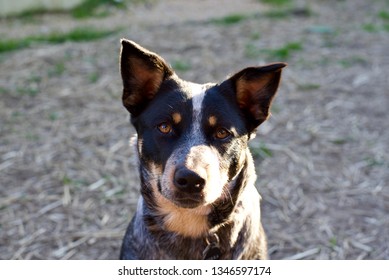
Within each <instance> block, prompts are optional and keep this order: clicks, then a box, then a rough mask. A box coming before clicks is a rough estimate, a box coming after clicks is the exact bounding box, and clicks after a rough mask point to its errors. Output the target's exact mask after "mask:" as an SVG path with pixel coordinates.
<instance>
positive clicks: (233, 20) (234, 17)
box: [210, 14, 252, 25]
mask: <svg viewBox="0 0 389 280" xmlns="http://www.w3.org/2000/svg"><path fill="white" fill-rule="evenodd" d="M250 18H252V15H244V14H231V15H228V16H225V17H221V18H215V19H211V20H210V23H213V24H218V25H233V24H237V23H240V22H242V21H245V20H247V19H250Z"/></svg>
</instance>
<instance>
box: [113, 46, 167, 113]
mask: <svg viewBox="0 0 389 280" xmlns="http://www.w3.org/2000/svg"><path fill="white" fill-rule="evenodd" d="M121 43H122V49H121V54H120V72H121V75H122V80H123V96H122V99H123V105H124V107H126V108H127V110H128V111H129V112H130V113H131V115H133V116H137V115H139V114H140V113H141V112H142V110H143V109H144V108H145V107H146V105H147V103H148V102H149V101H150V100H151V99H153V98H154V96H155V94H156V93H157V91H158V89H159V87H160V86H161V84H162V82H163V81H164V80H165V79H166V78H167V77H169V76H171V75H172V74H173V73H174V72H173V70H172V69H171V68H170V66H169V65H168V64H167V63H166V62H165V61H164V60H163V58H162V57H160V56H159V55H157V54H155V53H152V52H150V51H149V50H146V49H145V48H143V47H141V46H139V45H138V44H136V43H134V42H132V41H129V40H126V39H122V40H121Z"/></svg>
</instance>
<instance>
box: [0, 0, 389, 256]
mask: <svg viewBox="0 0 389 280" xmlns="http://www.w3.org/2000/svg"><path fill="white" fill-rule="evenodd" d="M233 2H234V1H225V3H224V4H223V5H222V6H223V8H222V9H220V7H219V4H218V3H219V2H218V1H209V0H208V1H201V2H193V3H192V4H190V5H192V7H191V8H190V9H189V10H190V11H192V12H191V13H189V12H188V9H186V8H187V7H184V6H183V4H182V3H181V2H180V1H173V0H169V1H161V2H156V3H155V4H154V5H153V6H151V7H150V6H147V7H144V6H137V7H131V10H130V11H118V12H116V13H114V14H112V15H111V16H110V17H108V18H103V19H98V20H97V19H90V20H85V21H83V22H82V23H83V24H85V23H87V24H90V25H91V26H106V27H107V29H112V28H121V27H123V26H124V27H126V28H125V29H124V31H122V32H121V33H119V34H116V35H112V36H110V37H107V38H106V39H103V40H99V41H94V42H83V43H63V44H58V45H46V44H41V45H37V46H32V47H30V48H28V49H23V50H18V51H15V52H11V53H6V54H2V55H1V57H0V63H1V68H0V77H1V78H0V256H1V258H3V259H115V258H117V257H118V252H119V247H120V243H121V238H122V235H123V234H124V230H125V228H126V226H127V223H128V221H129V219H130V217H131V215H132V213H133V210H134V208H135V205H136V200H137V196H138V174H137V167H136V159H135V157H134V153H133V151H132V149H131V148H129V146H128V140H129V138H130V137H131V135H132V133H133V130H132V128H131V127H130V125H129V123H128V115H127V113H126V111H125V110H124V108H122V107H121V104H120V95H121V93H120V91H121V87H120V77H119V73H118V50H119V39H120V37H127V38H131V39H133V40H136V41H138V42H140V43H141V44H143V45H145V46H147V47H149V48H151V49H153V50H154V51H157V52H159V53H161V54H162V55H163V56H164V57H165V58H167V60H168V61H170V62H173V61H175V62H176V63H179V62H180V61H181V62H185V65H186V68H185V71H182V72H181V73H179V74H180V75H181V76H182V77H184V78H186V79H189V80H193V81H197V82H207V81H214V80H221V79H222V78H223V77H224V76H225V75H226V74H227V73H226V71H228V72H231V73H232V72H234V71H237V70H239V69H240V68H243V67H245V66H248V65H252V64H259V63H265V62H269V61H270V60H272V59H274V57H269V53H261V52H258V53H254V57H253V53H251V55H250V56H248V55H247V53H246V52H245V50H247V46H248V45H251V46H254V47H255V48H258V49H269V50H270V49H273V50H280V49H282V48H284V47H285V46H287V45H288V44H290V43H291V42H298V43H300V44H301V46H302V49H301V50H298V51H295V52H291V53H290V54H288V55H287V56H286V57H284V59H285V60H286V61H287V62H288V63H289V67H288V69H287V70H286V72H285V76H284V79H283V84H282V87H281V89H280V91H279V95H278V97H277V100H276V103H275V107H274V110H273V116H272V118H271V120H270V121H269V122H268V123H267V124H265V125H264V126H263V127H262V128H261V129H260V130H259V133H258V136H257V138H256V139H255V140H254V141H253V142H252V148H253V151H254V153H255V154H257V155H261V152H260V151H261V150H263V149H264V148H266V150H265V151H266V153H265V154H266V155H267V156H268V157H265V158H264V159H263V158H257V161H258V165H257V166H258V170H257V171H258V174H259V179H258V182H257V185H258V188H259V189H260V192H261V194H262V196H263V220H264V224H265V228H266V230H267V233H268V237H269V249H270V253H271V257H272V258H274V259H283V258H287V259H389V245H388V244H389V172H388V167H389V156H388V155H389V127H388V112H387V108H389V101H388V100H389V97H388V88H389V81H388V79H387V77H388V76H389V70H388V69H389V60H388V51H387V46H388V45H389V36H388V32H387V31H386V30H385V29H384V28H381V27H382V26H384V25H385V24H387V22H386V23H385V22H384V21H385V19H380V18H379V17H377V15H378V14H379V13H380V12H381V11H383V10H388V5H387V3H386V2H385V1H383V0H382V1H374V3H373V4H366V3H365V2H366V1H363V0H347V1H310V2H309V3H310V4H309V10H310V13H306V14H304V13H290V14H289V15H288V16H287V17H283V18H280V19H277V18H275V19H274V18H266V17H261V16H260V15H261V14H262V13H265V12H266V11H268V9H274V8H269V6H266V5H264V4H261V3H259V2H252V1H239V3H240V4H239V6H234V4H233ZM295 2H296V4H295V6H296V8H299V9H300V8H301V7H304V8H306V6H305V5H302V3H303V4H304V3H305V2H304V1H295ZM201 5H203V6H201ZM204 6H205V7H204ZM215 7H218V9H216V8H215ZM253 9H256V10H255V14H256V16H252V15H253ZM204 10H205V11H207V12H206V13H200V12H198V13H196V12H193V11H204ZM300 10H301V9H300ZM212 11H215V12H214V13H212ZM237 13H239V14H243V15H244V14H246V15H248V16H247V18H242V19H241V20H239V21H238V22H236V23H233V24H228V25H223V24H213V23H212V21H210V19H214V18H221V17H226V16H229V15H231V14H237ZM145 15H147V17H145ZM162 15H165V16H163V18H161V16H162ZM258 15H259V16H258ZM366 24H370V25H371V24H373V25H374V26H376V27H377V30H378V31H375V32H369V31H367V30H366V28H363V26H364V25H366ZM75 25H77V22H75V21H74V20H73V19H72V18H71V17H67V16H65V15H63V16H58V15H56V16H53V17H51V16H50V15H45V16H44V17H43V18H37V19H35V20H34V21H32V22H25V21H24V20H22V19H12V20H2V22H1V25H0V26H1V27H0V34H1V35H2V37H5V38H13V37H15V36H16V37H23V36H24V35H23V32H28V33H29V34H36V33H39V32H42V30H45V29H52V30H56V29H63V28H65V29H66V26H69V27H68V28H74V26H75ZM15 34H16V35H15ZM7 36H8V37H7ZM262 154H263V153H262Z"/></svg>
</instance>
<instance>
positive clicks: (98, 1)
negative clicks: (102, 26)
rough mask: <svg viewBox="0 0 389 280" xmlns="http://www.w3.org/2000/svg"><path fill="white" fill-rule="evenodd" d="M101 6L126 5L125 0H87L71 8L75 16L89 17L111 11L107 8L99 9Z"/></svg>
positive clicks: (100, 15) (105, 14)
mask: <svg viewBox="0 0 389 280" xmlns="http://www.w3.org/2000/svg"><path fill="white" fill-rule="evenodd" d="M101 6H107V7H110V6H114V7H119V8H120V7H124V6H125V1H120V0H85V1H83V2H82V3H81V4H80V5H78V6H76V7H75V8H73V9H72V10H71V14H72V15H73V17H75V18H79V19H82V18H87V17H92V16H94V17H96V16H97V17H103V16H107V15H108V14H109V13H108V11H107V9H104V10H103V9H99V8H100V7H101Z"/></svg>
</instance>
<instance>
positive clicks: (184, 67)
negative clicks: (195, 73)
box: [172, 60, 192, 72]
mask: <svg viewBox="0 0 389 280" xmlns="http://www.w3.org/2000/svg"><path fill="white" fill-rule="evenodd" d="M172 67H173V69H174V70H176V71H179V72H186V71H188V70H190V69H191V68H192V65H191V64H190V63H189V62H187V61H183V60H174V61H173V62H172Z"/></svg>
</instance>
